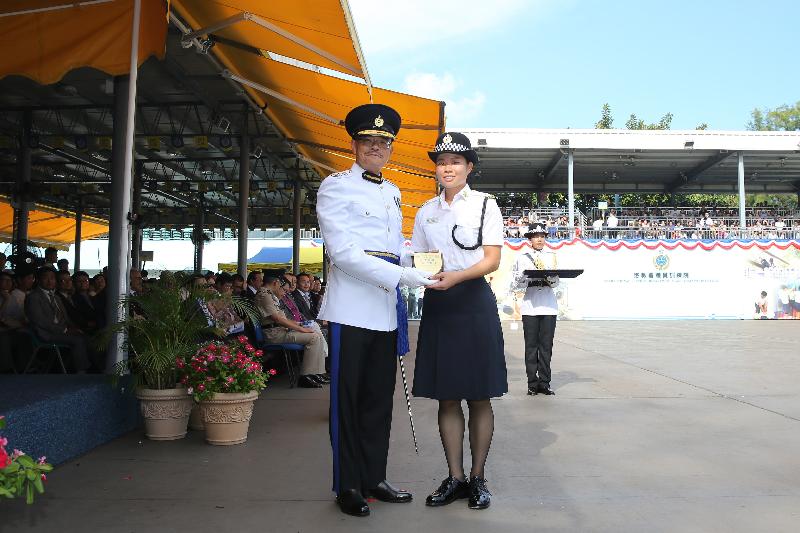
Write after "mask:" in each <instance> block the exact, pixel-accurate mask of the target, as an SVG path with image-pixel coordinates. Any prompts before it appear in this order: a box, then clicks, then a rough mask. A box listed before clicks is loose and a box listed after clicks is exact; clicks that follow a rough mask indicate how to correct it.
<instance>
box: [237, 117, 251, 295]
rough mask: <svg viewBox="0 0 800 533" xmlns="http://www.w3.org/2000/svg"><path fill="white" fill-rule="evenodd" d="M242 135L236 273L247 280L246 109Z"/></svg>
mask: <svg viewBox="0 0 800 533" xmlns="http://www.w3.org/2000/svg"><path fill="white" fill-rule="evenodd" d="M242 113H243V117H244V118H243V119H242V134H241V139H240V140H239V233H238V238H239V243H238V244H239V248H238V256H237V267H236V271H237V272H238V273H239V275H240V276H242V277H243V278H245V279H247V236H248V233H249V231H248V223H247V201H248V199H249V198H250V136H249V135H248V134H247V127H248V124H247V123H248V121H249V120H250V113H249V112H248V110H247V106H245V107H244V109H243V111H242Z"/></svg>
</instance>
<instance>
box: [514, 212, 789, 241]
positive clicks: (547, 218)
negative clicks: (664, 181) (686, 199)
mask: <svg viewBox="0 0 800 533" xmlns="http://www.w3.org/2000/svg"><path fill="white" fill-rule="evenodd" d="M562 211H563V210H562V209H559V208H544V209H540V210H522V209H519V210H508V211H507V212H506V214H505V216H504V223H505V236H506V237H507V238H519V237H521V236H522V235H523V234H524V233H525V231H526V230H527V228H528V226H529V225H530V224H532V223H534V222H541V223H543V224H544V225H545V226H546V227H547V231H548V238H550V239H559V238H568V237H569V232H570V228H569V227H568V224H567V221H568V218H567V216H565V215H563V214H562ZM745 222H746V226H745V228H744V231H742V228H741V227H740V220H739V212H738V210H737V209H734V208H702V207H651V208H627V207H622V208H615V209H610V210H600V209H593V210H592V211H591V212H590V214H589V215H588V216H586V215H583V214H579V216H577V217H576V218H575V220H574V223H573V226H574V228H575V230H574V231H575V234H576V236H577V237H582V238H588V239H695V240H696V239H712V240H715V239H732V238H752V239H797V238H800V211H793V210H779V209H774V208H773V209H769V208H748V209H746V211H745Z"/></svg>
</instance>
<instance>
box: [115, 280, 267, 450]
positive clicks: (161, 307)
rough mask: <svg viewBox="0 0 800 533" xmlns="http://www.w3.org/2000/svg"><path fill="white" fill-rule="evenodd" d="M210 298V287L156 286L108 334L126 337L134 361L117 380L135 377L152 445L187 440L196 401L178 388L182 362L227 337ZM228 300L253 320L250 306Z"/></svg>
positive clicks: (129, 301)
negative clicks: (212, 310)
mask: <svg viewBox="0 0 800 533" xmlns="http://www.w3.org/2000/svg"><path fill="white" fill-rule="evenodd" d="M208 297H209V293H208V292H207V289H206V288H205V287H185V288H184V287H179V286H173V285H171V284H162V285H159V286H155V287H152V288H151V289H150V290H148V291H147V292H143V293H141V294H136V295H131V296H127V297H125V298H123V301H122V305H123V306H124V307H125V308H126V309H128V313H127V314H126V318H125V319H124V320H122V321H120V322H118V323H116V324H114V325H112V326H110V327H109V328H107V329H106V330H105V331H104V335H103V337H102V338H103V339H104V340H105V341H107V340H108V339H109V338H110V336H111V334H113V333H115V332H123V333H124V339H125V340H124V345H125V348H126V349H127V352H128V358H127V359H124V360H122V361H120V362H119V363H118V364H117V365H116V366H115V368H114V374H115V376H122V375H126V374H130V375H131V376H132V379H133V385H134V389H135V391H136V397H137V398H138V399H139V400H140V409H141V413H142V417H143V418H144V423H145V435H146V436H147V437H148V438H150V439H153V440H174V439H180V438H183V437H184V436H185V435H186V426H187V423H188V420H189V414H190V412H191V410H192V397H191V396H190V394H189V390H188V388H187V387H186V386H185V385H183V384H180V383H178V374H177V364H178V361H181V362H182V361H184V360H185V359H186V358H187V357H191V355H192V354H194V353H195V352H196V351H197V346H198V345H199V344H200V343H202V342H204V341H207V340H208V339H211V338H217V337H222V336H224V335H225V332H224V330H222V329H220V328H218V327H217V325H216V323H215V321H214V320H213V319H210V318H209V317H208V316H207V313H206V309H205V307H204V305H203V302H204V301H205V300H206V299H207V298H208ZM215 298H217V299H219V298H225V297H224V296H223V297H221V296H219V295H216V296H215ZM227 298H228V300H229V302H230V304H231V305H232V306H233V307H234V308H235V309H237V310H239V311H241V312H243V313H245V314H252V308H251V307H248V304H247V302H245V301H243V300H241V299H239V298H234V297H227ZM101 342H102V341H101Z"/></svg>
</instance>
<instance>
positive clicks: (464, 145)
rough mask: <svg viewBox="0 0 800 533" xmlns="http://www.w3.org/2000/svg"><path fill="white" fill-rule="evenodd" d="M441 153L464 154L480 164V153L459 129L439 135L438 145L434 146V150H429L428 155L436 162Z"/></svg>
mask: <svg viewBox="0 0 800 533" xmlns="http://www.w3.org/2000/svg"><path fill="white" fill-rule="evenodd" d="M439 154H458V155H463V156H464V157H465V158H466V160H467V161H469V162H470V163H472V164H473V165H477V164H478V154H477V153H476V152H475V150H473V149H472V143H471V142H470V141H469V137H467V136H466V135H464V134H463V133H458V132H457V131H447V132H444V133H442V134H441V135H439V138H438V139H436V146H434V147H433V151H432V152H428V157H430V158H431V161H433V162H434V163H436V158H437V157H439Z"/></svg>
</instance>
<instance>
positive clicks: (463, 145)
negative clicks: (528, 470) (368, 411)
mask: <svg viewBox="0 0 800 533" xmlns="http://www.w3.org/2000/svg"><path fill="white" fill-rule="evenodd" d="M428 154H429V156H430V158H431V159H432V160H433V161H434V162H435V163H436V179H437V180H438V182H439V184H440V185H441V187H442V189H443V190H442V192H441V194H440V195H439V196H438V197H436V198H433V199H432V200H430V201H428V202H426V203H425V204H424V205H423V206H422V207H421V208H420V209H419V211H418V212H417V216H416V220H415V222H414V234H413V236H412V239H411V247H412V250H413V251H414V252H431V251H438V252H441V254H442V259H443V263H444V266H443V271H442V272H440V273H439V274H436V275H434V276H432V277H431V279H435V280H437V282H436V283H435V284H433V285H429V286H428V287H427V288H426V290H425V307H424V309H423V312H422V319H421V322H420V329H419V337H418V339H417V355H416V364H415V369H414V390H413V392H414V395H415V396H422V397H426V398H433V399H436V400H439V416H438V421H439V434H440V436H441V439H442V446H443V447H444V452H445V458H446V459H447V466H448V468H449V476H448V477H447V478H446V479H445V480H444V481H443V482H442V484H441V486H440V487H439V488H438V489H437V490H435V491H434V492H433V493H432V494H431V495H429V496H428V498H427V500H426V505H429V506H432V507H436V506H441V505H446V504H449V503H451V502H453V501H454V500H456V499H459V498H467V497H469V507H470V508H471V509H485V508H487V507H488V506H489V504H490V500H491V494H490V493H489V491H488V489H487V488H486V480H485V478H484V466H485V464H486V457H487V455H488V454H489V447H490V445H491V443H492V434H493V433H494V413H493V412H492V404H491V400H490V398H493V397H498V396H502V395H503V394H505V393H506V392H508V381H507V374H506V364H505V357H504V355H503V332H502V329H501V328H500V319H499V316H498V313H497V304H496V300H495V297H494V294H493V293H492V290H491V288H490V287H489V284H488V283H487V282H486V280H485V278H484V276H486V275H487V274H490V273H492V272H494V271H495V270H497V268H498V267H499V265H500V250H501V248H502V245H503V218H502V215H501V213H500V209H499V208H498V206H497V202H496V201H495V199H494V197H492V196H490V195H488V194H485V193H481V192H478V191H473V190H472V189H470V187H469V185H467V176H469V174H470V172H471V171H472V169H473V168H474V166H475V164H477V162H478V155H477V154H476V153H475V151H474V150H473V149H472V147H471V144H470V141H469V139H468V138H467V137H466V136H465V135H463V134H461V133H455V132H450V133H444V134H442V135H440V136H439V138H438V139H437V141H436V146H435V148H434V151H432V152H428ZM462 400H466V401H467V406H468V408H469V443H470V450H471V455H472V468H471V470H470V476H469V478H466V476H465V475H464V464H463V450H462V448H463V444H462V443H463V441H464V432H465V423H464V413H463V411H462V406H461V402H462Z"/></svg>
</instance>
